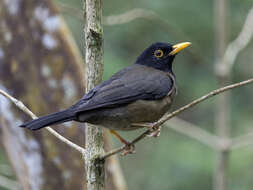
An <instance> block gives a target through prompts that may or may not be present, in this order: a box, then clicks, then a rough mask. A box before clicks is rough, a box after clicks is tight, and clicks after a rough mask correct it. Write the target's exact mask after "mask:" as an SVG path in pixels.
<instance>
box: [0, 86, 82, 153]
mask: <svg viewBox="0 0 253 190" xmlns="http://www.w3.org/2000/svg"><path fill="white" fill-rule="evenodd" d="M0 94H2V95H3V96H4V97H6V98H7V99H9V100H10V101H11V102H12V103H13V104H15V105H16V106H17V107H18V108H19V109H20V110H22V111H23V112H25V113H26V114H27V115H29V116H30V117H31V118H32V119H37V118H38V117H37V116H36V115H35V114H34V113H33V112H31V111H30V110H29V109H28V108H27V107H26V106H25V105H24V104H23V102H21V101H19V100H17V99H16V98H14V97H12V96H11V95H9V94H8V93H6V92H4V91H3V90H1V89H0ZM46 130H48V131H49V132H50V133H51V134H52V135H54V136H55V137H57V138H58V139H59V140H60V141H62V142H64V143H66V144H67V145H69V146H70V147H72V148H74V149H75V150H77V151H79V152H80V153H84V152H85V149H84V148H82V147H80V146H78V145H77V144H74V143H73V142H71V141H69V140H68V139H66V138H65V137H63V136H61V135H60V134H59V133H57V132H56V131H55V130H53V129H52V128H50V127H46Z"/></svg>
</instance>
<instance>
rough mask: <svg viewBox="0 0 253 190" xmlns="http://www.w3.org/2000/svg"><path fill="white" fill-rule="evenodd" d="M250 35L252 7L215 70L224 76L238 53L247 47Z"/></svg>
mask: <svg viewBox="0 0 253 190" xmlns="http://www.w3.org/2000/svg"><path fill="white" fill-rule="evenodd" d="M252 35H253V7H252V8H251V9H250V11H249V13H248V15H247V17H246V19H245V22H244V25H243V27H242V30H241V32H240V33H239V35H238V36H237V38H236V39H235V40H234V41H232V42H230V43H229V44H228V46H227V49H226V51H225V54H224V57H223V62H224V64H223V65H220V66H218V67H217V68H216V69H217V72H218V73H219V74H220V75H221V76H226V75H227V73H229V72H230V70H231V68H232V66H233V65H234V63H235V60H236V58H237V56H238V54H239V53H240V52H241V51H242V50H243V49H244V48H246V47H247V45H248V44H249V42H250V41H251V39H252Z"/></svg>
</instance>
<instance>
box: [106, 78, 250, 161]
mask: <svg viewBox="0 0 253 190" xmlns="http://www.w3.org/2000/svg"><path fill="white" fill-rule="evenodd" d="M250 83H253V78H251V79H248V80H245V81H242V82H238V83H235V84H231V85H228V86H225V87H222V88H219V89H216V90H213V91H211V92H209V93H208V94H206V95H204V96H202V97H200V98H198V99H196V100H194V101H192V102H191V103H189V104H187V105H185V106H183V107H181V108H179V109H177V110H176V111H174V112H172V113H170V114H168V115H165V116H163V117H162V118H161V119H160V120H159V121H157V122H155V123H153V124H152V126H153V127H158V126H161V125H162V124H163V123H165V122H166V121H167V120H169V119H171V118H173V117H175V116H176V115H178V114H180V113H181V112H184V111H186V110H188V109H189V108H191V107H193V106H195V105H197V104H199V103H201V102H203V101H205V100H207V99H208V98H211V97H213V96H216V95H218V94H221V93H223V92H225V91H228V90H231V89H233V88H237V87H240V86H244V85H247V84H250ZM147 127H148V126H147ZM148 134H150V130H146V131H145V132H144V133H142V134H141V135H140V136H138V137H137V138H136V139H134V140H133V141H132V142H130V145H134V144H136V143H137V142H139V141H140V140H142V139H143V138H145V137H146V136H147V135H148ZM124 148H125V147H124V146H122V147H119V148H116V149H114V150H112V151H109V152H107V153H105V154H104V155H103V156H101V159H106V158H108V157H110V156H112V155H114V154H117V153H119V152H122V151H123V150H124Z"/></svg>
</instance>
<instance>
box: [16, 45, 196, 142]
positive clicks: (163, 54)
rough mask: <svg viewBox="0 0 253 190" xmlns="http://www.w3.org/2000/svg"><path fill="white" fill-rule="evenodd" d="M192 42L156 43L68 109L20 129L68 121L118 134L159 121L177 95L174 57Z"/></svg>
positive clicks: (42, 126)
mask: <svg viewBox="0 0 253 190" xmlns="http://www.w3.org/2000/svg"><path fill="white" fill-rule="evenodd" d="M189 45H191V43H190V42H183V43H177V44H175V45H173V44H170V43H167V42H156V43H153V44H151V45H150V46H149V47H148V48H146V49H145V50H144V51H143V52H142V53H141V54H140V56H139V57H138V58H137V60H136V62H135V63H134V64H132V65H130V66H128V67H126V68H124V69H122V70H120V71H119V72H117V73H116V74H114V75H113V76H112V77H111V78H109V79H108V80H105V81H104V82H102V83H100V84H99V85H97V86H96V87H94V88H93V89H91V90H90V91H89V92H88V93H87V94H86V95H84V96H83V97H82V98H81V99H80V100H79V101H77V102H76V103H75V104H73V105H72V106H70V107H69V108H67V109H65V110H63V111H59V112H56V113H52V114H49V115H46V116H42V117H39V118H37V119H34V120H32V121H29V122H27V123H24V124H22V125H20V127H23V128H27V129H30V130H39V129H41V128H44V127H47V126H49V125H50V126H51V125H54V124H60V123H63V122H68V121H77V122H87V123H91V124H95V125H98V126H102V127H104V128H107V129H109V130H110V131H111V132H112V133H113V134H114V135H116V136H117V137H118V138H119V139H120V141H121V142H122V143H124V144H125V145H127V144H128V141H126V140H125V139H124V138H122V137H121V136H120V135H119V134H118V133H117V132H116V131H115V130H122V131H128V130H135V129H139V128H142V127H143V125H145V124H147V123H152V122H155V121H158V120H159V119H160V118H161V117H162V116H163V115H164V114H166V113H167V112H168V111H169V108H170V107H171V105H172V102H173V100H174V98H175V96H176V94H177V85H176V77H175V74H174V73H173V71H172V63H173V61H174V58H175V56H176V55H177V54H178V53H179V52H180V51H182V50H183V49H185V48H186V47H188V46H189Z"/></svg>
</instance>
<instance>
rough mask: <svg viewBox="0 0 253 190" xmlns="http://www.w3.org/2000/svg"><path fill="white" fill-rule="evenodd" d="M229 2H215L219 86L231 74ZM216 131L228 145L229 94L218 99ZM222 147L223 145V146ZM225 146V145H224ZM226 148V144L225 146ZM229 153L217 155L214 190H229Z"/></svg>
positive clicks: (221, 152) (219, 152)
mask: <svg viewBox="0 0 253 190" xmlns="http://www.w3.org/2000/svg"><path fill="white" fill-rule="evenodd" d="M226 9H227V0H215V7H214V11H215V14H214V15H215V50H216V52H215V53H216V55H215V56H216V73H215V74H216V77H217V80H218V83H219V86H224V85H226V84H227V83H228V80H229V73H227V72H226V69H224V68H225V67H227V65H226V64H225V63H224V61H223V56H224V53H225V48H226V35H227V30H226V27H227V20H226V16H227V10H226ZM216 108H217V110H216V116H215V117H216V118H215V119H216V130H217V135H218V136H219V137H220V139H221V143H226V142H227V140H228V138H229V92H227V93H224V94H221V95H220V96H218V97H217V105H216ZM221 145H222V144H221ZM222 146H223V145H222ZM224 146H225V144H224ZM228 154H229V153H228V151H227V150H226V149H222V148H221V150H219V151H218V153H217V165H216V172H215V173H214V190H226V189H227V168H228Z"/></svg>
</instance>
